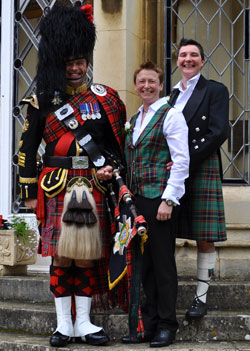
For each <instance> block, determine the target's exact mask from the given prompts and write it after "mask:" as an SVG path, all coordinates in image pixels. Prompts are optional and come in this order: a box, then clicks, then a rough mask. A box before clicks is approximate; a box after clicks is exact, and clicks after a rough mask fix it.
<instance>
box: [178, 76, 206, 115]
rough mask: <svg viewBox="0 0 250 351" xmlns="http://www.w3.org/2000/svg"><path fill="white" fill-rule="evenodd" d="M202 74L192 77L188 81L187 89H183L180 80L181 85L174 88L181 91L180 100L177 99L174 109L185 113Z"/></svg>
mask: <svg viewBox="0 0 250 351" xmlns="http://www.w3.org/2000/svg"><path fill="white" fill-rule="evenodd" d="M200 75H201V74H200V73H198V74H197V75H196V76H194V77H192V78H191V79H189V80H188V81H187V89H186V90H184V89H183V85H182V81H181V80H180V81H179V83H177V84H176V85H175V86H174V88H178V89H179V90H180V93H179V95H178V98H177V99H176V102H175V104H174V107H175V108H176V109H177V110H179V111H183V109H184V107H185V105H186V103H187V102H188V100H189V99H190V97H191V95H192V94H193V91H194V88H195V86H196V84H197V82H198V80H199V78H200Z"/></svg>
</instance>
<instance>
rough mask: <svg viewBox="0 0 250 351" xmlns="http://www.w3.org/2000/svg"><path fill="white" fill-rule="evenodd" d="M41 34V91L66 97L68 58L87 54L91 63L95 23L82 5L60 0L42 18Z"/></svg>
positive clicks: (87, 58)
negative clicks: (74, 5)
mask: <svg viewBox="0 0 250 351" xmlns="http://www.w3.org/2000/svg"><path fill="white" fill-rule="evenodd" d="M87 6H90V5H87ZM39 34H40V36H41V38H40V42H39V49H38V67H37V75H36V83H37V94H41V93H44V94H46V96H48V98H49V99H51V98H53V97H54V96H55V94H58V95H59V96H62V97H63V96H64V95H65V92H66V86H67V80H66V76H65V72H66V61H67V60H68V59H77V58H85V59H86V60H87V63H89V60H90V58H91V55H92V53H93V50H94V46H95V40H96V31H95V25H94V24H93V23H92V22H91V20H89V17H88V15H87V13H86V12H85V11H83V10H81V9H80V8H79V7H73V6H72V5H69V3H68V4H65V3H64V4H63V3H59V4H56V5H54V7H53V8H52V10H50V11H49V12H48V13H47V14H46V15H45V16H44V17H43V18H42V19H41V22H40V24H39Z"/></svg>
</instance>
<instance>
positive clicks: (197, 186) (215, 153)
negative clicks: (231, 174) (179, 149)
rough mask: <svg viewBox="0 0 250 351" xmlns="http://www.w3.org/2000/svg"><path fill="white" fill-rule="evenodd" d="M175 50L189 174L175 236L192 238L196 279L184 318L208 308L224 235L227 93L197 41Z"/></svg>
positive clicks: (177, 95)
mask: <svg viewBox="0 0 250 351" xmlns="http://www.w3.org/2000/svg"><path fill="white" fill-rule="evenodd" d="M177 53H178V58H177V65H178V67H179V69H180V70H181V73H182V80H181V81H180V82H179V83H178V84H177V85H176V86H175V87H174V88H175V90H174V91H173V93H172V96H173V100H174V99H176V100H175V104H174V106H175V107H176V108H177V109H179V110H181V111H182V112H183V114H184V116H185V119H186V122H187V125H188V127H189V152H190V175H189V178H188V181H187V183H186V193H185V196H184V197H183V199H182V201H181V206H180V207H181V211H180V228H179V233H180V237H182V238H187V239H192V240H196V242H197V248H198V254H197V280H198V284H197V289H196V294H195V298H194V300H193V303H192V305H191V307H190V308H189V310H188V311H187V313H186V317H187V318H188V319H195V318H201V317H203V316H204V315H205V314H206V313H207V304H206V297H207V291H208V288H209V283H210V279H211V276H212V274H213V270H214V266H215V263H216V251H215V246H214V242H218V241H223V240H226V239H227V237H226V230H225V217H224V204H223V194H222V184H221V178H222V166H221V155H220V146H221V145H222V144H223V143H224V141H225V140H226V139H227V136H228V119H229V96H228V90H227V88H226V87H225V86H224V85H223V84H222V83H218V82H215V81H213V80H207V79H205V78H204V77H203V76H202V75H201V73H200V70H201V69H202V67H203V65H204V63H205V57H204V51H203V48H202V46H201V45H200V43H198V42H197V41H195V40H192V39H182V40H181V41H180V44H179V47H178V52H177ZM173 103H174V101H173Z"/></svg>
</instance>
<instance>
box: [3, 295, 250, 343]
mask: <svg viewBox="0 0 250 351" xmlns="http://www.w3.org/2000/svg"><path fill="white" fill-rule="evenodd" d="M184 316H185V311H183V310H182V311H181V310H178V314H177V318H178V322H179V332H178V334H177V340H179V341H215V340H216V341H233V340H234V341H244V340H246V339H247V338H248V337H250V336H249V334H250V314H249V310H245V311H243V310H240V311H209V312H208V314H207V315H206V316H205V317H204V318H203V319H202V320H200V321H193V322H187V321H186V320H185V318H184ZM92 320H93V323H95V324H96V325H101V326H103V327H104V329H105V330H106V331H107V332H108V334H109V336H110V337H111V339H112V340H116V341H117V340H120V338H121V337H122V336H123V335H126V334H127V333H128V317H127V314H125V313H123V312H121V311H118V310H117V311H116V310H112V312H110V313H107V312H106V313H99V314H93V316H92ZM55 327H56V314H55V308H54V305H53V304H51V303H47V304H46V303H43V304H38V303H35V304H31V303H24V302H11V301H4V302H3V301H2V302H0V330H1V331H6V332H7V331H9V332H20V333H21V332H23V333H29V334H37V335H50V334H51V333H52V331H53V330H54V329H55Z"/></svg>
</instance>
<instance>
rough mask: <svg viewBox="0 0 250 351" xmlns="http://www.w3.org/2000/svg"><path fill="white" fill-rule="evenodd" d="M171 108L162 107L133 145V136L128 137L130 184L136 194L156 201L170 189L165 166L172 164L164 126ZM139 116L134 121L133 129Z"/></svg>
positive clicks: (127, 157) (132, 121) (126, 145)
mask: <svg viewBox="0 0 250 351" xmlns="http://www.w3.org/2000/svg"><path fill="white" fill-rule="evenodd" d="M170 108H171V107H170V106H169V105H168V104H166V105H163V106H161V108H159V110H158V111H157V112H156V113H155V114H154V116H153V117H152V119H151V120H150V122H149V123H148V125H147V126H146V128H145V129H144V131H143V132H142V134H141V135H140V137H139V138H138V140H137V142H136V144H135V145H133V143H132V133H131V134H130V135H127V137H126V142H125V157H126V162H127V168H128V175H129V181H128V183H129V184H128V185H129V187H130V188H131V190H132V192H133V193H134V194H139V195H142V196H144V197H147V198H155V197H158V196H161V195H162V193H163V191H164V190H165V188H166V186H167V181H168V178H169V175H170V171H168V170H167V167H166V164H167V163H168V162H170V161H171V157H170V152H169V147H168V144H167V142H166V139H165V136H164V134H163V123H164V120H165V117H166V115H167V113H168V111H169V110H170ZM137 116H138V114H136V115H134V116H133V117H132V118H131V121H130V123H131V126H132V128H133V127H134V126H135V121H136V118H137Z"/></svg>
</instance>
